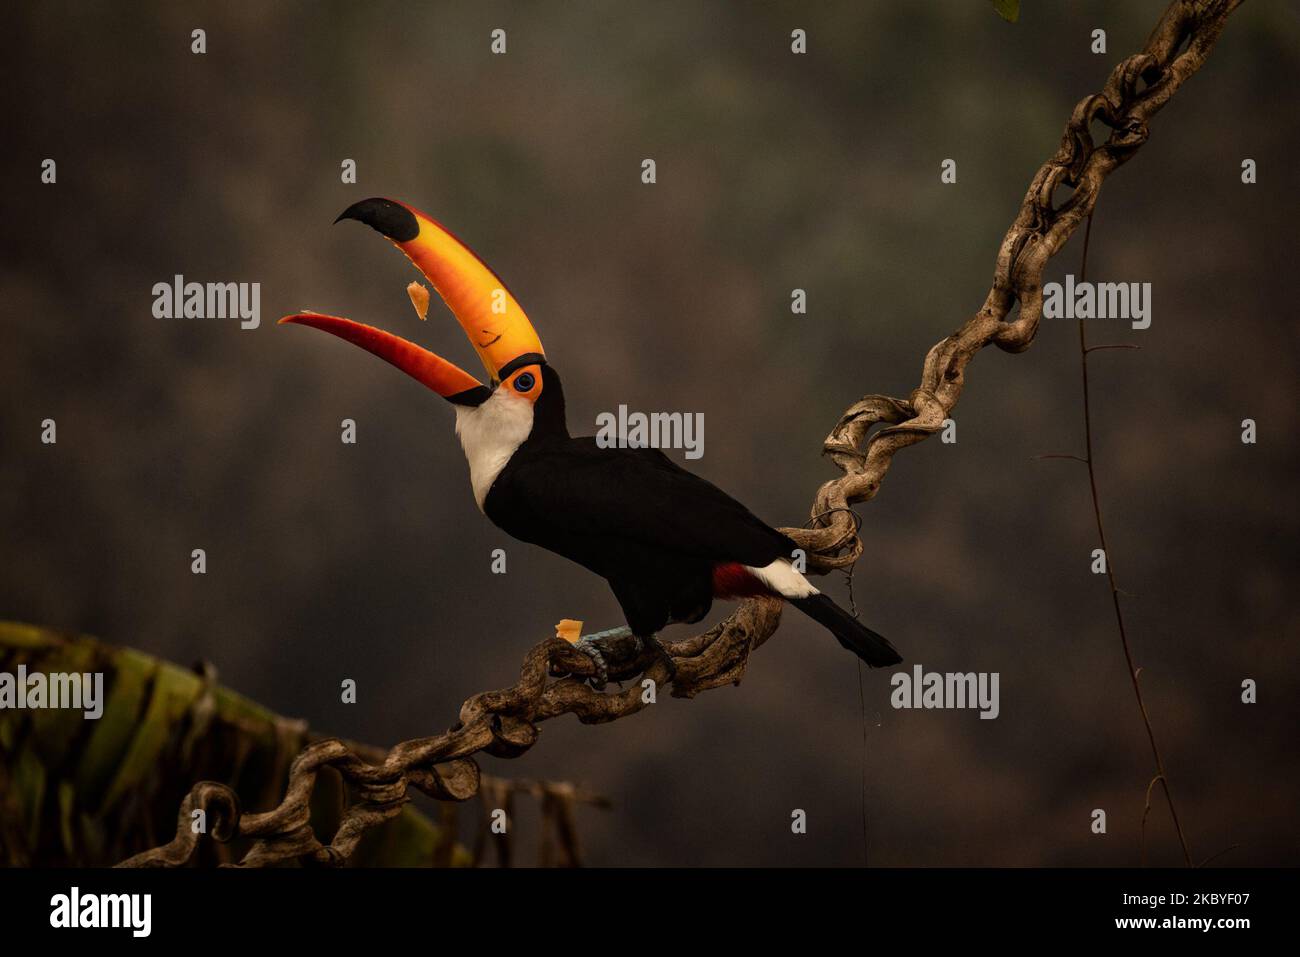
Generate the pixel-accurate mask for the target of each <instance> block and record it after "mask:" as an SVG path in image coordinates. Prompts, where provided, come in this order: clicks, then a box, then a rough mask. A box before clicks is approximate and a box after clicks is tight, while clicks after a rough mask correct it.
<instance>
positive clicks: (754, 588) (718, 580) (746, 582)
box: [713, 562, 772, 598]
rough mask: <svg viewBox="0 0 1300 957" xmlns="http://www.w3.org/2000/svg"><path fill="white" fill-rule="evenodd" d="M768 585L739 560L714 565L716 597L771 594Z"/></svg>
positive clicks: (750, 596) (714, 593) (745, 596)
mask: <svg viewBox="0 0 1300 957" xmlns="http://www.w3.org/2000/svg"><path fill="white" fill-rule="evenodd" d="M770 594H772V593H771V592H770V591H768V589H767V586H765V585H764V584H763V583H762V582H761V581H759V580H758V579H757V578H755V577H754V576H753V575H752V574H750V572H749V570H748V569H746V568H745V566H744V565H742V564H740V563H739V562H724V563H722V564H720V565H714V566H713V597H714V598H753V597H754V596H755V595H770Z"/></svg>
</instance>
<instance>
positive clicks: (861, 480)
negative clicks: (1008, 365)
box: [119, 0, 1241, 867]
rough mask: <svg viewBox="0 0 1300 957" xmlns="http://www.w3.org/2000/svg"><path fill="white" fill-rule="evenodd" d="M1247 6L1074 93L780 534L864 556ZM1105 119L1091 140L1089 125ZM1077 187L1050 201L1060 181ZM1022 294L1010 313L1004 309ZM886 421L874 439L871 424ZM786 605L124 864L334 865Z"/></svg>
mask: <svg viewBox="0 0 1300 957" xmlns="http://www.w3.org/2000/svg"><path fill="white" fill-rule="evenodd" d="M1240 3H1241V0H1174V2H1172V3H1171V4H1170V5H1169V7H1168V8H1167V9H1166V10H1165V12H1164V14H1163V15H1162V16H1161V18H1160V21H1159V23H1158V24H1157V25H1156V27H1155V29H1154V30H1153V31H1152V33H1151V36H1150V37H1149V38H1148V40H1147V42H1146V44H1145V46H1144V47H1143V49H1142V51H1141V52H1140V53H1136V54H1134V55H1132V56H1130V57H1128V58H1127V59H1125V60H1123V61H1122V62H1121V63H1119V64H1118V65H1117V66H1116V67H1115V68H1114V70H1112V72H1111V74H1110V77H1109V78H1108V80H1107V81H1106V85H1105V87H1104V88H1103V89H1102V91H1101V92H1100V93H1096V94H1093V95H1091V96H1087V97H1085V98H1084V99H1082V100H1080V101H1079V103H1078V105H1077V106H1076V107H1075V108H1074V112H1073V113H1072V115H1071V116H1070V120H1069V122H1068V123H1067V125H1066V129H1065V134H1064V136H1063V137H1062V139H1061V145H1060V147H1059V148H1058V149H1057V150H1056V152H1055V153H1054V154H1053V155H1052V157H1051V158H1050V159H1048V160H1047V162H1045V163H1044V164H1043V165H1042V166H1041V167H1040V168H1039V170H1038V172H1037V173H1036V174H1035V175H1034V178H1033V180H1032V182H1031V183H1030V186H1029V190H1028V192H1027V193H1026V194H1025V198H1024V201H1023V202H1022V204H1021V207H1020V212H1019V214H1018V215H1017V216H1016V219H1015V222H1014V223H1013V224H1012V225H1011V228H1010V229H1009V230H1008V231H1007V234H1006V236H1005V237H1004V238H1003V240H1002V244H1001V246H1000V248H999V250H998V255H997V262H996V268H995V271H994V278H993V285H992V288H991V289H990V290H989V293H988V296H987V297H986V298H985V300H984V304H983V306H982V307H981V308H980V310H979V311H978V312H977V313H976V314H975V315H974V316H972V317H971V318H970V319H968V320H967V321H966V322H965V323H964V324H963V325H962V326H961V327H960V328H959V329H957V331H955V332H954V333H952V334H951V335H949V336H947V337H945V338H944V339H943V340H941V341H940V342H938V343H937V344H936V345H935V346H934V347H933V348H931V349H930V351H929V353H928V354H927V355H926V357H925V364H924V366H923V369H922V373H921V382H920V384H919V385H918V386H917V388H916V389H915V390H914V391H913V392H912V394H911V396H910V397H909V398H908V399H906V400H903V399H897V398H891V397H889V396H884V395H867V396H864V397H863V398H862V399H860V400H859V401H858V402H856V403H854V404H853V405H852V406H850V407H849V408H848V409H847V410H846V411H845V412H844V414H843V415H842V416H841V417H840V419H839V421H838V422H837V423H836V424H835V427H834V428H833V429H832V430H831V433H830V435H829V436H827V438H826V440H825V443H824V452H825V454H827V455H828V456H830V458H831V460H832V461H833V462H834V463H835V465H836V466H838V467H839V468H840V470H841V471H842V473H843V474H841V475H840V476H839V477H838V478H835V479H832V480H830V481H828V482H826V483H825V484H823V485H822V486H821V488H820V489H818V491H817V495H816V498H815V500H814V503H813V507H812V520H811V522H810V523H809V525H810V527H808V528H788V529H783V531H784V532H785V533H786V534H787V535H789V536H790V537H791V538H792V539H794V541H795V542H796V544H798V545H799V546H800V547H801V548H803V549H804V550H805V551H806V552H807V557H808V567H809V569H810V570H812V571H816V572H821V573H824V572H826V571H829V570H831V569H836V568H847V567H850V566H852V565H853V564H854V563H855V562H856V561H857V559H858V557H859V556H860V555H861V554H862V549H863V546H862V542H861V540H860V539H859V538H858V535H857V527H856V522H855V521H854V518H853V513H852V506H853V505H854V504H856V503H859V502H866V501H870V500H871V499H872V498H874V497H875V495H876V493H877V492H878V491H879V490H880V484H881V482H882V481H884V477H885V475H886V473H887V472H888V471H889V466H890V464H891V462H892V461H893V457H894V455H895V454H896V453H897V452H898V451H899V450H901V449H903V448H906V447H908V446H910V445H915V444H916V443H918V442H920V441H922V440H924V439H925V438H926V437H928V436H930V435H932V434H933V433H935V432H937V431H939V430H940V429H941V428H942V426H943V421H944V419H946V418H948V417H949V415H950V414H951V412H952V410H953V409H954V407H955V406H956V404H957V400H958V399H959V398H960V396H961V391H962V388H963V386H964V385H965V374H966V366H967V365H968V364H969V363H970V361H971V359H972V358H974V356H975V354H976V353H977V352H979V351H980V350H981V349H983V348H984V347H985V346H987V345H990V344H993V345H996V346H997V347H998V348H999V349H1002V350H1004V351H1006V352H1013V353H1017V352H1023V351H1024V350H1025V349H1027V348H1028V347H1029V346H1030V344H1031V343H1032V342H1033V340H1034V336H1035V335H1036V334H1037V331H1038V324H1039V321H1040V319H1041V318H1042V310H1043V292H1042V283H1041V279H1042V275H1043V270H1044V268H1045V267H1046V264H1047V262H1048V260H1049V259H1051V257H1052V256H1054V255H1055V254H1056V253H1057V252H1059V251H1060V250H1061V248H1062V247H1063V246H1064V245H1065V243H1066V242H1067V241H1068V240H1069V238H1070V236H1071V235H1073V233H1074V231H1075V230H1076V229H1077V228H1078V226H1079V224H1080V223H1082V222H1083V221H1084V220H1085V219H1086V218H1087V216H1088V215H1089V214H1090V213H1091V212H1092V210H1093V207H1094V205H1095V204H1096V201H1097V197H1098V194H1099V192H1100V190H1101V186H1102V183H1103V181H1104V180H1105V179H1106V177H1107V176H1108V175H1110V173H1112V172H1113V171H1114V170H1115V169H1116V168H1118V167H1119V166H1121V165H1122V164H1123V163H1125V162H1127V161H1128V160H1129V159H1130V158H1131V157H1132V156H1133V154H1134V153H1135V152H1136V151H1137V150H1138V148H1139V147H1141V145H1142V144H1143V143H1144V142H1146V139H1147V136H1148V128H1147V124H1148V122H1149V121H1150V119H1151V118H1152V117H1153V116H1154V115H1155V114H1156V113H1157V112H1158V111H1159V110H1160V109H1161V107H1163V106H1164V105H1165V103H1167V102H1168V101H1169V99H1170V97H1172V96H1173V95H1174V93H1175V92H1177V91H1178V89H1179V88H1180V87H1181V86H1182V84H1183V83H1184V82H1185V81H1186V80H1187V79H1188V78H1189V77H1190V76H1191V75H1192V74H1194V73H1195V72H1196V71H1197V70H1199V69H1200V68H1201V66H1202V65H1203V64H1204V63H1205V60H1206V58H1207V57H1208V56H1209V53H1210V51H1211V50H1212V49H1213V47H1214V43H1215V41H1216V40H1217V39H1218V36H1219V33H1220V32H1221V31H1222V30H1223V27H1224V25H1225V23H1226V22H1227V18H1228V16H1229V14H1231V13H1232V11H1233V10H1234V9H1236V7H1237V6H1238V5H1239V4H1240ZM1096 120H1100V121H1101V122H1102V123H1103V124H1105V126H1107V127H1108V128H1109V129H1110V135H1109V137H1108V138H1107V140H1106V142H1104V143H1101V144H1094V142H1093V140H1092V134H1091V130H1090V127H1091V124H1092V123H1093V122H1094V121H1096ZM1063 186H1064V187H1067V188H1069V189H1071V190H1072V192H1071V193H1070V195H1069V196H1068V197H1067V198H1065V200H1064V201H1063V202H1062V203H1061V204H1060V205H1059V206H1056V205H1053V202H1054V199H1055V195H1056V192H1057V190H1058V188H1060V187H1063ZM1017 304H1018V306H1019V311H1018V314H1017V315H1016V317H1015V318H1014V319H1011V318H1008V317H1009V316H1010V313H1011V311H1012V309H1013V307H1015V306H1016V305H1017ZM877 425H882V426H883V427H882V428H880V429H878V430H877V431H876V432H874V433H872V432H871V430H872V429H873V428H874V427H875V426H877ZM781 607H782V606H781V603H780V602H779V601H776V600H773V599H767V598H754V599H750V600H747V601H745V602H742V603H741V604H740V605H739V606H738V607H737V609H736V611H735V612H734V613H733V614H732V615H731V616H730V617H728V618H726V619H725V620H723V621H721V622H719V623H718V624H717V625H715V626H714V627H712V628H710V629H709V630H708V631H705V632H703V633H701V634H699V635H695V636H693V637H689V638H683V639H680V640H677V641H670V642H665V643H664V646H665V649H666V651H667V652H668V659H670V660H666V659H665V658H663V657H656V656H655V655H654V654H652V653H648V652H642V653H635V652H634V651H633V648H632V642H631V641H630V639H629V640H627V641H626V642H625V643H623V644H622V645H620V644H618V643H617V642H611V643H610V644H611V647H610V649H609V654H608V655H607V659H608V661H609V662H610V668H609V672H610V678H611V679H613V680H618V681H627V680H630V679H633V678H639V679H640V680H639V681H636V682H635V683H633V684H632V685H631V686H630V687H629V688H626V689H624V690H621V691H612V692H602V691H596V690H594V689H592V688H591V687H590V686H589V685H588V684H587V680H586V679H587V678H589V677H591V676H592V674H593V673H594V669H593V666H592V663H591V661H590V659H589V658H587V657H586V656H585V655H582V654H581V653H579V652H577V651H574V650H573V648H572V647H571V646H570V645H569V644H568V643H567V642H565V641H563V640H561V639H559V638H550V639H547V640H546V641H542V642H540V643H539V644H537V645H535V646H534V647H533V648H532V649H530V650H529V652H528V653H527V655H526V656H525V657H524V662H523V666H522V667H521V668H520V671H519V680H518V682H516V683H515V684H514V685H513V686H512V687H509V688H505V689H502V690H499V691H487V692H483V693H481V694H476V695H474V696H473V697H471V698H469V699H468V700H467V701H465V703H464V704H463V705H462V706H461V709H460V720H459V721H458V722H457V723H456V724H455V725H454V726H453V727H451V728H450V729H448V730H447V731H445V732H443V733H442V734H439V735H436V736H433V737H428V738H418V739H415V740H411V741H403V742H401V743H399V744H397V745H395V746H394V747H393V748H392V749H391V750H389V751H388V752H387V755H386V756H385V757H384V759H383V760H382V761H379V762H371V761H367V760H365V759H363V758H362V757H361V756H360V755H358V754H357V753H356V752H355V751H354V750H352V749H351V748H350V747H349V746H347V745H346V744H344V743H343V742H342V741H339V740H337V739H329V740H324V741H319V742H317V743H314V744H312V745H309V746H308V747H307V748H306V749H305V750H304V751H303V752H302V753H301V754H299V755H298V757H297V759H295V761H294V762H293V765H292V766H291V767H290V769H289V781H288V786H287V788H286V791H285V795H284V798H283V799H282V800H281V802H280V804H279V806H277V807H275V808H273V809H272V810H270V811H266V812H264V813H257V814H246V813H243V811H242V809H241V807H240V803H239V797H238V795H237V794H236V793H235V792H234V791H233V790H232V789H231V788H229V787H226V786H225V785H222V784H217V783H214V782H211V781H204V782H200V783H199V784H196V785H195V786H194V788H193V789H192V790H191V791H190V792H189V794H188V795H187V796H186V797H185V799H184V800H183V802H182V804H181V808H180V813H179V815H178V819H177V827H176V836H175V837H173V838H172V840H171V841H170V842H168V843H167V844H165V845H163V846H161V847H157V848H153V849H151V850H148V851H144V852H143V853H140V854H137V855H136V856H134V857H132V858H130V859H129V860H127V861H125V862H123V863H122V864H121V865H119V866H124V867H177V866H181V865H183V864H186V863H188V862H189V861H190V860H191V858H192V856H193V854H194V852H195V849H196V848H197V847H198V844H199V841H200V840H201V838H202V836H203V835H202V834H200V833H196V831H195V829H194V826H193V822H194V820H195V816H194V812H195V811H198V810H202V811H204V812H205V816H206V820H207V821H208V822H209V826H208V832H209V833H210V834H211V836H212V837H213V839H215V840H217V841H229V840H231V839H232V838H234V837H235V836H239V837H241V838H245V839H251V840H252V842H253V843H252V846H251V848H250V850H249V851H248V852H247V853H246V854H245V855H244V857H243V859H242V860H241V862H240V863H241V865H243V866H248V867H260V866H265V865H269V864H276V863H281V862H286V861H295V860H296V861H298V862H300V863H303V864H317V865H338V864H341V863H343V862H344V861H346V860H347V858H348V857H349V856H350V855H351V854H352V853H353V851H354V850H355V849H356V847H357V844H358V842H359V841H360V839H361V837H362V836H363V835H364V834H365V833H366V832H367V831H368V830H370V829H371V828H373V827H376V826H378V825H379V824H382V823H383V822H384V821H387V820H389V819H390V818H392V817H394V816H395V815H397V814H398V813H400V811H401V809H402V806H403V805H404V804H405V803H406V802H407V801H408V800H410V798H409V795H408V792H409V790H410V788H412V787H414V788H416V789H418V790H420V791H423V792H424V793H425V794H428V795H430V796H432V797H434V798H436V799H438V800H443V801H464V800H467V799H468V798H470V797H472V796H473V795H474V794H476V793H477V792H478V790H479V783H480V774H479V769H478V765H477V764H476V763H475V762H474V760H473V755H475V754H479V753H486V754H490V755H493V756H495V757H503V758H512V757H517V756H519V755H521V754H523V753H524V752H525V751H527V750H528V749H529V748H531V747H532V746H533V744H535V743H536V741H537V737H538V734H539V733H540V729H539V728H538V725H539V724H541V723H542V722H544V721H547V720H549V719H551V718H554V717H557V716H559V715H562V714H573V715H576V716H577V718H578V720H579V721H581V722H583V723H584V724H599V723H603V722H606V721H614V720H616V719H618V718H623V717H626V716H628V715H631V714H635V713H637V712H638V711H640V710H642V709H643V708H645V707H646V706H647V698H648V696H643V688H644V687H645V682H647V681H651V682H653V683H654V686H655V687H664V686H671V689H672V694H673V695H674V696H675V697H684V698H690V697H694V696H695V695H696V694H699V693H700V692H702V691H707V690H709V689H711V688H717V687H720V686H722V685H726V684H738V683H739V682H740V680H741V678H742V677H743V675H744V672H745V667H746V665H747V663H748V661H749V656H750V654H751V653H752V652H753V651H754V649H756V648H758V647H759V646H760V645H762V644H763V642H765V641H767V640H768V639H769V638H770V637H771V636H772V635H773V634H774V633H775V631H776V629H777V626H778V625H779V624H780V619H781ZM326 766H329V767H332V768H334V769H335V770H336V771H337V772H338V773H340V774H341V775H342V776H343V778H344V779H345V780H346V781H348V782H349V784H350V785H351V786H352V788H353V791H354V793H355V797H356V800H355V802H354V803H353V804H352V805H351V806H350V807H349V808H347V810H346V811H345V812H344V814H343V818H342V822H341V824H340V826H339V829H338V831H337V832H336V833H335V834H334V835H333V837H332V838H331V839H330V841H329V843H327V844H326V843H322V842H321V840H320V838H319V837H318V836H317V835H316V834H315V832H314V831H313V830H312V828H311V825H310V822H309V818H310V813H309V804H310V798H311V794H312V791H313V789H314V787H315V783H316V777H317V775H318V773H319V772H320V770H321V769H322V768H324V767H326Z"/></svg>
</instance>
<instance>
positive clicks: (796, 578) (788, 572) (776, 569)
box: [745, 558, 821, 598]
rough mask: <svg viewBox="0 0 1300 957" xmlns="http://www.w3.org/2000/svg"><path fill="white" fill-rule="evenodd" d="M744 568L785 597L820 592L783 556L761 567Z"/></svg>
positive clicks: (806, 595) (817, 593)
mask: <svg viewBox="0 0 1300 957" xmlns="http://www.w3.org/2000/svg"><path fill="white" fill-rule="evenodd" d="M745 570H746V571H748V572H749V573H750V574H751V575H753V576H754V577H755V578H757V579H758V580H759V581H761V582H762V583H763V584H764V585H766V586H767V587H768V588H770V589H771V590H772V591H774V592H776V593H777V594H778V595H784V596H785V597H786V598H807V597H808V596H809V595H819V594H821V593H820V592H819V591H818V590H817V589H816V588H814V587H813V585H812V582H810V581H809V580H808V579H806V578H804V577H803V575H801V574H799V572H797V571H795V569H794V566H793V565H791V564H790V562H789V560H787V559H784V558H778V559H777V560H776V561H774V562H772V563H771V564H770V565H764V566H763V567H762V568H755V567H754V566H753V565H746V566H745Z"/></svg>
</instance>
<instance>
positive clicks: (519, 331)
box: [280, 199, 546, 404]
mask: <svg viewBox="0 0 1300 957" xmlns="http://www.w3.org/2000/svg"><path fill="white" fill-rule="evenodd" d="M343 219H355V220H357V221H359V222H362V223H365V224H366V225H367V226H369V227H371V228H372V229H374V230H376V231H377V232H379V233H382V234H383V235H384V236H386V237H387V238H388V239H389V240H391V241H392V243H393V244H394V245H395V246H397V248H398V249H400V250H402V252H404V253H406V255H407V256H408V257H409V258H410V260H411V262H413V263H415V265H416V266H417V267H418V268H419V270H420V271H421V272H422V273H424V275H425V276H426V277H427V278H428V280H429V282H431V283H432V284H433V287H434V288H435V289H436V290H438V295H440V296H442V298H443V301H444V302H446V303H447V305H448V307H449V308H450V309H451V311H452V313H453V314H454V315H455V317H456V320H457V321H458V322H459V323H460V326H461V328H462V329H464V330H465V335H466V336H468V337H469V341H470V344H471V345H472V346H473V347H474V351H475V352H477V353H478V356H479V359H481V360H482V362H483V367H484V368H485V369H486V370H487V374H488V378H489V379H490V380H491V382H492V384H493V385H495V384H496V383H497V382H500V381H501V380H503V379H504V378H506V377H507V376H508V375H509V374H510V373H511V372H513V371H514V370H515V369H518V368H519V367H520V366H525V365H532V364H534V363H538V362H545V361H546V355H545V353H544V352H543V351H542V342H541V340H540V339H539V338H538V337H537V331H536V330H535V329H533V324H532V323H531V322H529V321H528V315H527V314H526V313H525V312H524V310H523V307H522V306H520V305H519V303H518V302H517V301H516V300H515V297H514V296H512V295H511V294H510V290H509V289H507V288H506V285H505V283H503V282H502V281H501V280H500V279H498V278H497V276H496V274H495V273H493V272H492V270H491V269H489V268H488V267H487V266H485V265H484V264H483V261H482V260H481V259H479V258H478V256H476V255H474V253H473V251H472V250H471V249H470V248H469V247H468V246H466V245H465V244H464V243H462V242H461V241H460V240H459V239H457V238H456V237H455V236H453V235H452V234H451V233H450V232H449V231H448V230H446V229H445V228H444V227H443V226H442V225H441V224H439V223H438V222H436V221H435V220H433V219H431V218H429V217H428V216H426V215H425V214H424V213H422V212H420V211H419V210H418V209H415V208H414V207H411V206H407V205H406V204H405V203H399V202H396V201H395V200H391V199H364V200H362V201H361V202H359V203H354V204H353V205H352V206H349V207H348V208H347V209H345V210H344V211H343V212H342V214H340V216H339V218H338V219H336V220H335V222H339V220H343ZM280 321H281V322H292V323H299V324H302V325H309V326H313V327H315V328H317V329H323V330H325V331H326V332H330V333H333V334H334V335H336V336H339V337H341V338H343V339H347V340H348V341H349V342H352V343H355V344H356V345H359V346H361V348H363V349H366V350H368V351H370V352H372V353H374V354H375V355H377V356H379V357H380V358H381V359H384V360H386V361H388V362H391V363H392V364H393V365H395V366H397V367H398V368H399V369H401V370H402V371H403V372H405V373H407V374H408V375H410V376H412V377H414V378H416V379H418V380H419V381H421V382H423V383H424V384H425V385H427V386H428V387H429V388H431V389H433V390H434V391H435V392H437V393H438V394H439V395H441V396H444V397H445V398H447V399H450V400H451V401H453V402H461V403H462V404H475V403H477V402H481V401H482V400H483V397H484V393H486V392H487V391H488V390H487V389H486V388H485V387H484V386H482V385H480V384H479V382H478V380H476V379H475V378H474V377H473V376H471V375H470V374H469V373H467V372H464V371H463V370H461V369H459V368H457V367H456V366H455V365H453V364H452V363H450V362H448V361H447V360H446V359H443V358H441V357H439V356H437V355H434V354H433V353H432V352H429V351H428V350H426V349H422V348H420V347H419V346H417V345H415V344H414V343H410V342H407V341H406V340H405V339H401V338H399V337H397V336H393V335H390V334H388V333H386V332H383V331H382V330H379V329H375V328H373V327H372V326H363V325H361V324H360V323H356V322H352V321H350V320H348V319H339V318H337V317H334V316H323V315H320V314H319V313H299V314H298V315H294V316H285V317H284V318H283V319H281V320H280Z"/></svg>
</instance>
